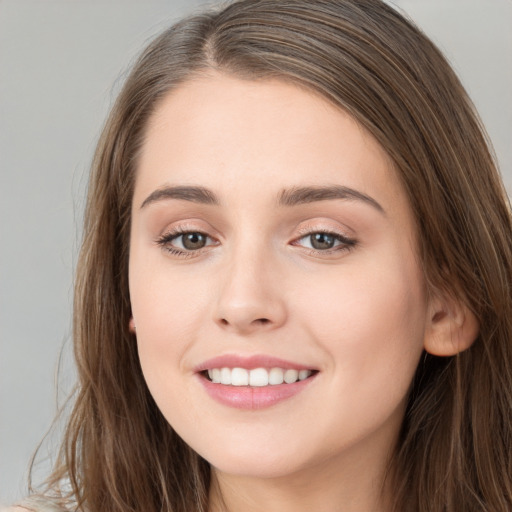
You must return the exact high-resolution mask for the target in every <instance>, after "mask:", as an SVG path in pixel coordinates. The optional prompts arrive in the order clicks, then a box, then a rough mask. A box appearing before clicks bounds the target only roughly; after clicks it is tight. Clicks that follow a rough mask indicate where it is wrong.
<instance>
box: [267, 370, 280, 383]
mask: <svg viewBox="0 0 512 512" xmlns="http://www.w3.org/2000/svg"><path fill="white" fill-rule="evenodd" d="M283 382H284V372H283V370H281V368H272V370H270V371H269V372H268V383H269V384H272V385H273V386H275V385H276V384H282V383H283Z"/></svg>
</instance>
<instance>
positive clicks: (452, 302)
mask: <svg viewBox="0 0 512 512" xmlns="http://www.w3.org/2000/svg"><path fill="white" fill-rule="evenodd" d="M427 314H428V317H427V323H426V329H425V339H424V344H423V346H424V348H425V350H426V351H427V352H428V353H429V354H432V355H434V356H454V355H455V354H458V353H459V352H463V351H464V350H466V349H468V348H469V347H470V346H471V345H472V344H473V342H474V341H475V339H476V337H477V336H478V332H479V325H478V320H477V318H476V316H475V315H474V314H473V312H472V311H471V310H470V309H469V308H468V307H467V306H466V304H465V303H464V302H463V301H462V300H460V299H456V298H454V297H453V296H452V295H450V294H447V293H440V294H438V295H435V296H433V297H432V298H431V300H430V304H429V308H428V313H427Z"/></svg>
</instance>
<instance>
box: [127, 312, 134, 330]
mask: <svg viewBox="0 0 512 512" xmlns="http://www.w3.org/2000/svg"><path fill="white" fill-rule="evenodd" d="M128 330H129V331H130V332H131V333H132V334H135V322H134V320H133V316H131V317H130V321H129V322H128Z"/></svg>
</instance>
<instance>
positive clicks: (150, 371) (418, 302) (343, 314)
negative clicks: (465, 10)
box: [25, 0, 512, 512]
mask: <svg viewBox="0 0 512 512" xmlns="http://www.w3.org/2000/svg"><path fill="white" fill-rule="evenodd" d="M510 240H511V221H510V211H509V208H508V203H507V199H506V194H505V192H504V190H503V187H502V185H501V181H500V178H499V175H498V173H497V171H496V168H495V165H494V163H493V160H492V158H491V155H490V153H489V150H488V149H487V145H486V142H485V138H484V136H483V134H482V130H481V128H480V125H479V122H478V119H477V117H476V114H475V113H474V110H473V107H472V105H471V103H470V101H469V99H468V98H467V95H466V94H465V92H464V90H463V88H462V86H461V85H460V83H459V81H458V79H457V78H456V76H455V75H454V73H453V72H452V70H451V69H450V67H449V66H448V64H447V63H446V61H445V60H444V58H443V57H442V55H441V54H440V53H439V51H438V50H437V49H436V48H435V47H434V46H433V45H432V43H430V42H429V41H428V40H427V39H426V38H425V36H423V35H422V34H421V33H420V32H419V31H418V30H417V29H416V28H415V27H413V26H412V25H411V24H410V23H409V22H407V21H406V20H404V19H403V18H402V17H401V16H400V15H399V14H397V13H396V12H395V11H394V10H393V9H391V8H390V7H389V6H387V5H386V4H384V3H381V2H377V1H375V0H371V1H370V0H357V1H356V0H351V1H348V0H344V1H327V0H317V1H312V2H302V1H280V2H275V1H270V0H262V1H248V0H245V1H238V2H234V3H233V4H231V5H228V6H227V7H225V8H224V9H222V10H219V11H216V12H212V13H206V14H204V15H198V16H194V17H191V18H188V19H186V20H184V21H182V22H180V23H178V24H177V25H175V26H174V27H171V28H170V29H169V30H167V31H166V32H164V33H163V34H162V35H161V36H160V37H158V38H157V39H156V40H155V41H154V42H153V43H152V44H151V45H150V46H149V47H148V48H147V49H146V50H145V51H144V53H143V54H142V56H141V57H140V59H139V61H138V62H137V63H136V65H135V67H134V70H133V71H132V73H131V75H130V76H129V77H128V79H127V82H126V84H125V86H124V88H123V90H122V92H121V94H120V96H119V98H118V100H117V102H116V104H115V106H114V108H113V111H112V113H111V115H110V117H109V119H108V121H107V125H106V127H105V129H104V132H103V135H102V137H101V140H100V143H99V145H98V149H97V153H96V158H95V161H94V164H93V171H92V175H91V181H90V188H89V195H88V206H87V212H86V220H85V235H84V242H83V246H82V252H81V257H80V262H79V265H78V273H77V281H76V288H75V290H76V295H75V317H74V321H75V324H74V325H75V330H74V340H75V350H76V358H77V364H78V370H79V378H80V384H79V389H78V391H77V396H76V405H75V408H74V410H73V413H72V415H71V417H70V420H69V424H68V428H67V431H66V437H65V440H64V443H63V447H62V451H61V457H60V460H59V463H58V464H57V466H56V468H55V471H54V473H53V474H52V476H51V478H50V479H49V481H48V484H47V489H46V490H45V491H44V493H43V494H44V495H45V497H44V498H33V499H32V504H31V503H30V502H27V503H26V504H25V506H26V507H28V508H31V507H32V508H36V509H37V508H38V507H39V505H34V504H35V503H37V502H38V501H39V503H41V502H42V503H45V505H44V506H47V504H48V503H52V500H53V502H54V503H55V504H56V505H55V506H62V507H63V508H64V509H76V508H78V509H79V510H85V511H90V512H93V511H99V510H103V511H105V510H108V511H126V510H144V511H152V510H155V511H156V510H172V511H190V510H203V511H206V510H209V511H210V512H217V511H221V510H222V511H224V510H228V511H232V510H245V511H247V510H274V509H277V508H279V510H288V509H292V508H293V509H294V510H301V509H304V510H312V509H313V510H326V511H330V510H332V511H335V510H345V511H368V510H372V511H400V512H404V511H409V510H410V511H426V510H429V511H439V512H440V511H449V510H454V511H455V510H457V511H459V510H464V511H488V510H496V511H503V512H504V511H506V510H510V507H511V505H512V489H511V469H512V468H511V466H512V458H511V453H510V442H509V440H510V437H511V403H512V400H511V398H512V397H511V391H512V377H511V370H510V368H511V365H510V363H511V349H512V347H511V339H512V326H511V320H510V319H511V318H512V316H511V314H510V313H511V311H512V305H511V292H510V283H511V262H512V259H511V258H512V256H511V251H510V249H511V244H510ZM41 500H42V501H41ZM40 509H41V510H42V508H40Z"/></svg>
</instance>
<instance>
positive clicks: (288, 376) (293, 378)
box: [284, 370, 299, 384]
mask: <svg viewBox="0 0 512 512" xmlns="http://www.w3.org/2000/svg"><path fill="white" fill-rule="evenodd" d="M298 378H299V371H298V370H286V371H285V372H284V381H285V382H286V384H293V383H294V382H297V379H298Z"/></svg>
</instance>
